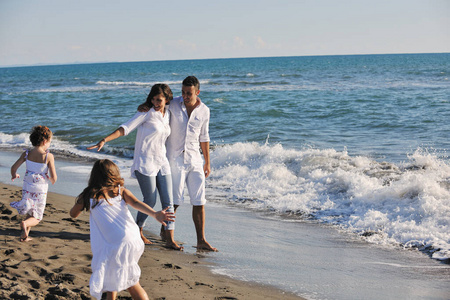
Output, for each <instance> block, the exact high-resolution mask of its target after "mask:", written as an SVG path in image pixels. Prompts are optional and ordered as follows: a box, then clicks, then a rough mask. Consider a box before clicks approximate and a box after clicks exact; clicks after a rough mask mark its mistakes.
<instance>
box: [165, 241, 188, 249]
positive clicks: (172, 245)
mask: <svg viewBox="0 0 450 300" xmlns="http://www.w3.org/2000/svg"><path fill="white" fill-rule="evenodd" d="M166 248H169V249H172V250H177V251H183V250H184V247H183V246H180V245H178V244H177V243H175V242H172V243H171V242H167V243H166Z"/></svg>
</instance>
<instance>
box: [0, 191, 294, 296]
mask: <svg viewBox="0 0 450 300" xmlns="http://www.w3.org/2000/svg"><path fill="white" fill-rule="evenodd" d="M20 198H21V188H20V187H17V186H13V185H9V184H3V183H0V217H1V223H0V224H1V225H0V234H1V241H0V261H1V273H2V274H1V275H0V287H1V291H0V298H1V299H91V297H90V295H89V278H90V275H91V269H90V261H91V249H90V241H89V215H88V214H87V213H83V215H82V216H81V217H80V218H78V219H71V218H70V217H69V214H68V211H69V209H70V208H71V207H72V204H73V202H74V197H71V196H65V195H61V194H56V193H49V195H48V199H47V207H46V210H45V215H44V219H43V221H42V222H41V223H40V224H39V225H37V226H36V227H34V228H32V229H31V233H30V237H31V238H33V240H32V241H30V242H20V241H19V235H20V227H19V220H21V216H20V215H18V214H17V211H16V210H15V209H12V208H11V207H10V205H9V203H10V202H12V201H16V200H19V199H20ZM154 239H156V237H155V238H154ZM156 240H157V239H156ZM140 267H141V269H142V275H141V280H140V283H141V285H142V286H143V287H144V289H145V290H146V291H147V293H148V294H149V297H150V299H168V300H169V299H301V298H300V297H298V296H296V295H292V294H289V293H285V292H283V291H281V290H278V289H276V288H272V287H269V286H264V285H257V284H252V283H248V282H242V281H238V280H234V279H231V278H229V277H226V276H222V275H217V274H213V273H211V272H210V270H209V269H208V266H207V262H205V261H204V259H203V256H202V254H201V253H195V254H192V253H191V254H189V253H182V252H176V251H171V250H167V249H165V248H164V247H162V244H160V243H159V242H157V243H156V244H154V245H150V246H146V251H145V252H144V255H143V256H142V257H141V260H140ZM119 299H131V298H130V297H129V294H128V292H126V291H123V292H121V293H119Z"/></svg>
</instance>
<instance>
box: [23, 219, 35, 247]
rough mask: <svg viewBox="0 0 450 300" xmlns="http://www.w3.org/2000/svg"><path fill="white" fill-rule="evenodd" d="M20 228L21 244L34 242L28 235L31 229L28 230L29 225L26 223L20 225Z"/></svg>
mask: <svg viewBox="0 0 450 300" xmlns="http://www.w3.org/2000/svg"><path fill="white" fill-rule="evenodd" d="M20 228H22V233H21V234H20V241H21V242H29V241H31V240H33V239H32V238H30V237H29V236H28V233H29V232H30V228H27V225H26V224H25V222H24V221H22V222H21V223H20Z"/></svg>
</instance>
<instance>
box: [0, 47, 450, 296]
mask: <svg viewBox="0 0 450 300" xmlns="http://www.w3.org/2000/svg"><path fill="white" fill-rule="evenodd" d="M449 70H450V54H448V53H447V54H403V55H349V56H311V57H277V58H241V59H209V60H184V61H157V62H127V63H99V64H76V65H55V66H32V67H12V68H0V105H1V114H2V117H1V118H0V150H5V151H16V150H18V149H22V148H24V147H28V146H30V143H29V141H28V135H29V134H28V132H29V131H30V129H31V128H32V127H33V126H34V125H37V124H42V125H47V126H48V127H50V129H52V131H53V133H54V140H53V142H52V146H51V151H52V152H53V153H55V154H58V155H59V157H61V156H63V157H65V158H67V159H69V160H73V161H79V162H83V163H84V164H86V163H89V162H91V161H92V160H93V159H95V158H99V157H105V156H108V157H111V158H112V159H113V160H114V161H115V162H116V163H118V164H119V166H120V168H121V170H122V173H123V175H124V176H125V177H126V178H125V179H126V182H127V181H132V180H133V179H131V178H130V177H129V168H130V166H131V159H132V156H133V147H134V137H135V134H130V135H129V136H127V137H122V138H120V139H117V140H115V141H112V142H110V143H108V144H107V145H106V147H105V148H104V151H101V152H100V153H97V152H95V151H87V150H86V147H87V146H89V145H93V144H95V143H97V141H99V140H100V139H101V138H103V137H105V136H106V135H108V134H109V133H111V132H112V131H114V130H115V129H116V128H117V127H118V126H119V125H120V124H122V123H124V122H125V121H127V120H128V119H129V118H130V117H131V116H133V115H134V113H135V112H136V109H137V106H138V105H139V104H141V103H142V102H144V101H145V99H146V96H147V94H148V92H149V90H150V88H151V86H152V85H153V84H155V83H161V82H163V83H167V84H169V85H170V87H171V88H172V91H173V92H174V95H175V96H178V95H180V94H181V82H182V80H183V79H184V78H185V77H186V76H188V75H195V76H197V77H198V78H199V80H200V83H201V87H200V90H201V92H200V98H201V99H202V101H203V102H204V103H205V104H206V105H207V106H208V107H209V108H210V109H211V122H210V137H211V163H212V174H211V176H210V177H209V178H208V179H207V198H208V200H209V201H210V202H211V207H212V209H213V208H214V207H220V208H221V209H225V210H226V211H228V210H232V211H234V212H236V213H237V214H241V213H242V214H244V215H245V214H252V215H255V216H257V219H259V220H264V222H263V224H271V225H270V226H271V227H276V228H278V227H284V226H288V227H289V232H290V233H289V236H286V237H285V238H284V239H283V238H282V237H279V238H280V239H281V240H282V241H284V242H286V241H287V240H289V239H291V238H292V236H293V235H294V236H295V235H296V232H297V233H298V234H300V231H301V230H306V231H308V230H309V229H305V228H304V227H302V226H307V228H310V227H308V226H313V227H314V226H316V227H317V228H320V229H319V230H325V229H326V230H336V231H337V232H339V233H338V235H342V236H344V237H346V239H349V240H351V241H352V245H360V243H363V244H364V245H366V246H367V247H368V248H373V249H389V250H388V253H390V254H392V253H394V252H395V253H397V252H399V253H404V255H410V254H411V253H418V254H419V255H421V256H423V257H425V258H426V260H429V261H430V263H431V264H433V266H434V264H435V263H437V264H438V265H436V266H437V267H439V268H440V267H443V268H444V269H445V270H446V271H445V272H447V273H446V275H445V276H447V277H445V278H446V280H448V278H449V276H450V275H449V274H448V267H445V266H447V264H446V263H448V262H449V261H450V230H449V229H450V161H449V156H448V155H449V151H450V122H449V120H450V110H449V108H450V103H449V101H450V81H449V77H450V74H449ZM57 163H58V162H57ZM8 167H9V166H8ZM57 167H58V164H57ZM72 170H73V169H72ZM74 172H78V173H82V174H84V176H86V174H87V173H88V172H89V168H78V169H77V170H75V171H74ZM1 181H3V182H9V178H2V179H1ZM82 185H83V183H82ZM133 185H136V184H135V183H133ZM55 186H56V185H55ZM51 189H52V188H50V190H51ZM138 196H140V195H138ZM211 215H214V213H212V214H211ZM207 218H208V214H207ZM217 218H220V217H217ZM245 218H247V217H245ZM215 221H216V222H218V221H217V220H215ZM252 224H253V225H251V226H250V225H249V226H244V225H243V227H242V230H243V231H244V228H245V231H246V232H250V233H252V232H253V233H254V234H256V235H258V234H259V233H258V230H257V229H258V228H248V227H252V226H254V225H255V224H254V223H252ZM293 224H296V225H293ZM299 224H303V225H299ZM305 224H308V225H305ZM311 224H313V225H311ZM258 226H259V225H258ZM290 226H294V227H290ZM296 226H300V227H298V228H297V227H296ZM178 227H180V226H178ZM295 228H296V229H295ZM324 228H325V229H324ZM207 230H208V228H207ZM280 230H281V229H280ZM296 230H297V231H296ZM281 232H282V231H281ZM308 232H309V231H308ZM191 233H192V232H191ZM236 234H239V233H238V232H236ZM277 234H279V233H277ZM211 235H212V236H213V233H212V234H211ZM207 237H208V234H207ZM226 240H227V241H228V243H233V239H231V237H227V239H226ZM210 242H211V243H212V244H213V245H214V244H215V243H214V242H213V241H210ZM279 244H280V240H278V238H277V241H276V242H275V241H273V243H272V244H271V245H272V246H274V247H275V245H279ZM298 246H299V247H300V248H301V244H299V245H298ZM366 246H365V247H366ZM322 247H323V245H322ZM325 247H326V248H327V247H328V246H325ZM238 248H239V247H238ZM357 248H359V246H358V247H357ZM286 249H291V248H286ZM293 249H297V248H295V247H294V248H293ZM286 251H290V252H291V254H293V253H292V252H293V251H295V250H292V249H291V250H286ZM377 251H378V250H377ZM389 251H390V252H389ZM219 253H221V252H219ZM396 255H397V254H396ZM232 257H233V256H230V257H229V258H227V259H228V260H227V261H224V262H223V264H222V266H221V267H219V268H217V271H218V272H222V273H224V274H227V275H230V276H235V277H239V278H241V279H244V280H252V281H259V282H263V283H266V284H273V285H276V286H282V287H283V288H285V289H286V290H290V291H295V292H298V293H299V294H302V295H304V296H305V295H307V297H308V298H311V299H313V298H314V299H316V298H317V299H345V298H346V296H345V295H342V298H341V297H339V296H338V295H336V294H333V295H329V294H327V292H322V291H321V292H318V293H317V294H314V292H313V291H311V290H310V289H314V287H310V286H308V287H305V286H298V285H297V286H296V285H295V282H293V283H286V278H283V279H278V280H277V279H274V278H275V277H273V276H272V277H270V278H260V277H258V276H259V275H261V274H262V273H263V272H264V268H263V269H262V270H260V271H259V272H256V274H255V272H252V271H251V270H250V269H251V268H250V267H248V268H244V270H243V268H242V265H241V266H234V267H233V266H231V265H232V263H233V262H232V261H233V258H232ZM216 260H218V261H220V260H221V258H220V257H217V258H216ZM258 263H262V262H261V261H259V262H255V263H253V264H252V266H253V267H254V266H255V264H258ZM228 265H230V266H229V267H226V266H228ZM239 267H241V268H239ZM419 269H420V268H419ZM247 271H248V272H247ZM292 272H294V271H292ZM368 273H370V272H368ZM303 279H304V278H303ZM447 283H448V282H447ZM312 285H313V283H312ZM317 285H319V282H318V283H317ZM333 289H336V286H332V288H330V290H333ZM319 290H321V288H320V289H319ZM447 291H449V290H448V289H447V290H446V292H447ZM447 295H449V294H447ZM350 298H352V297H351V295H350ZM425 298H426V297H425ZM437 298H438V299H439V298H440V297H437Z"/></svg>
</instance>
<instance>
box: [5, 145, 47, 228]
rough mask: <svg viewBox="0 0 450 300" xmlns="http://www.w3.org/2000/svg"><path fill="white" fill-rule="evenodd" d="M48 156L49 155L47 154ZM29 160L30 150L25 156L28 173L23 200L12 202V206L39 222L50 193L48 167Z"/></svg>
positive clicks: (25, 179)
mask: <svg viewBox="0 0 450 300" xmlns="http://www.w3.org/2000/svg"><path fill="white" fill-rule="evenodd" d="M47 156H48V153H47ZM47 156H46V157H45V163H37V162H34V161H30V160H28V150H27V151H26V154H25V159H26V162H25V165H26V168H27V170H26V172H25V177H24V178H23V187H22V200H20V201H15V202H11V206H12V207H13V208H15V209H17V211H18V212H19V214H21V215H26V214H28V215H30V216H33V217H35V218H36V219H38V220H42V217H43V216H44V210H45V203H46V202H47V191H48V165H47Z"/></svg>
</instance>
